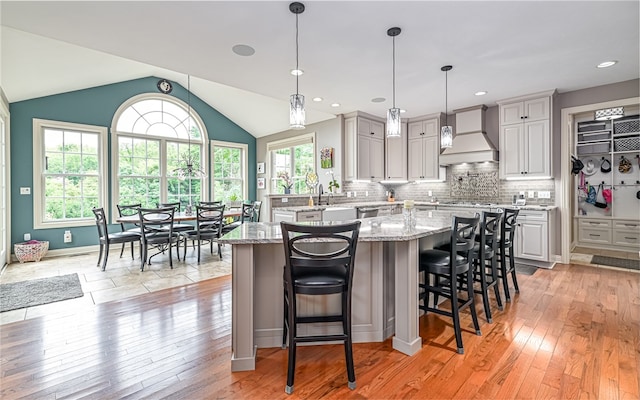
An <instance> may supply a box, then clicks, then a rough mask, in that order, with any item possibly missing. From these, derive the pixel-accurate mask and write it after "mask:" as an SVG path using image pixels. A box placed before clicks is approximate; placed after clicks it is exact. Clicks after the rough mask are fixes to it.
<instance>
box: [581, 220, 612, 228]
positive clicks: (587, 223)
mask: <svg viewBox="0 0 640 400" xmlns="http://www.w3.org/2000/svg"><path fill="white" fill-rule="evenodd" d="M580 228H611V221H606V220H602V219H584V218H582V219H580Z"/></svg>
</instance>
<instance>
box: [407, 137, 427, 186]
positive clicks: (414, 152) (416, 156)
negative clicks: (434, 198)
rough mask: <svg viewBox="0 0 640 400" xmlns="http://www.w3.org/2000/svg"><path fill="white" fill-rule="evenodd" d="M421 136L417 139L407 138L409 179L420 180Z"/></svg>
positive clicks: (421, 169)
mask: <svg viewBox="0 0 640 400" xmlns="http://www.w3.org/2000/svg"><path fill="white" fill-rule="evenodd" d="M423 152H424V151H423V149H422V137H421V136H418V138H417V139H410V140H409V151H408V158H409V162H408V179H409V180H410V181H415V180H420V179H422V175H423V174H422V172H423V168H422V154H423Z"/></svg>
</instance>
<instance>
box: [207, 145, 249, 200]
mask: <svg viewBox="0 0 640 400" xmlns="http://www.w3.org/2000/svg"><path fill="white" fill-rule="evenodd" d="M242 165H243V157H242V149H240V148H234V147H224V146H215V147H214V149H213V200H214V201H222V202H223V203H228V202H230V201H236V200H242V197H243V194H242V193H243V173H242Z"/></svg>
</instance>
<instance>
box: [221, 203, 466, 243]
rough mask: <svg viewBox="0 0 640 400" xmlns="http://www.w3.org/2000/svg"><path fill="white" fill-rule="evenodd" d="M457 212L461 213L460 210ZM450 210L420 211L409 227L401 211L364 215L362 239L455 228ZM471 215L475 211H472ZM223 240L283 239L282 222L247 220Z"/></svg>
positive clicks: (415, 236)
mask: <svg viewBox="0 0 640 400" xmlns="http://www.w3.org/2000/svg"><path fill="white" fill-rule="evenodd" d="M456 215H461V213H460V212H456ZM452 216H453V213H452V212H450V211H418V212H416V225H415V226H413V227H407V226H405V224H404V218H403V216H402V215H400V214H396V215H388V216H382V217H373V218H363V219H361V221H362V225H361V227H360V235H359V239H358V240H361V241H364V242H397V241H407V240H414V239H420V238H422V237H426V236H429V235H434V234H437V233H441V232H447V231H449V230H450V229H451V217H452ZM468 216H471V215H468ZM306 224H313V225H335V224H336V222H322V221H317V222H306ZM219 241H220V243H229V244H261V243H264V244H267V243H282V233H281V232H280V223H279V222H247V223H244V224H242V225H240V226H239V227H238V228H236V229H234V230H232V231H231V232H229V233H227V234H226V235H224V236H223V237H222V238H221V239H220V240H219Z"/></svg>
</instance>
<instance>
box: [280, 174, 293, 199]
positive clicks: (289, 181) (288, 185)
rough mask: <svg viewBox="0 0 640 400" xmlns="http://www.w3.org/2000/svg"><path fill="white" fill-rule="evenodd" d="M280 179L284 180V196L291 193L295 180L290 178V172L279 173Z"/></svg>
mask: <svg viewBox="0 0 640 400" xmlns="http://www.w3.org/2000/svg"><path fill="white" fill-rule="evenodd" d="M278 178H280V179H282V187H283V188H284V194H289V193H291V188H292V187H293V180H292V179H291V177H290V176H289V172H288V171H280V172H278Z"/></svg>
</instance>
